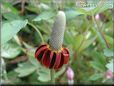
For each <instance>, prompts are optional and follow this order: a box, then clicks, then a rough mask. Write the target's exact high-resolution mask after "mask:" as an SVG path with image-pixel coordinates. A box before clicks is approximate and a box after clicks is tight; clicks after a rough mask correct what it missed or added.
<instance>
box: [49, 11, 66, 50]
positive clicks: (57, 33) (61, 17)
mask: <svg viewBox="0 0 114 86" xmlns="http://www.w3.org/2000/svg"><path fill="white" fill-rule="evenodd" d="M65 26H66V16H65V13H64V12H63V11H59V12H58V14H57V17H56V20H55V22H54V25H53V28H52V34H51V38H50V41H49V45H50V47H51V49H53V50H59V49H60V48H61V47H62V44H63V38H64V31H65Z"/></svg>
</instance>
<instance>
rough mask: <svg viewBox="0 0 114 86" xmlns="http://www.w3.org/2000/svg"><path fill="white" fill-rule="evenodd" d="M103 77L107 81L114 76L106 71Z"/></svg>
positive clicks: (109, 71)
mask: <svg viewBox="0 0 114 86" xmlns="http://www.w3.org/2000/svg"><path fill="white" fill-rule="evenodd" d="M105 77H106V78H107V79H111V78H113V77H114V75H113V73H112V71H111V70H107V71H106V73H105Z"/></svg>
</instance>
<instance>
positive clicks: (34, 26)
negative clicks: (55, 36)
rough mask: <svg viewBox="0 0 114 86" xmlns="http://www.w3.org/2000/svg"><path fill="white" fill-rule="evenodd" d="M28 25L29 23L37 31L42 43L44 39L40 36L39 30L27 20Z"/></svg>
mask: <svg viewBox="0 0 114 86" xmlns="http://www.w3.org/2000/svg"><path fill="white" fill-rule="evenodd" d="M28 25H30V26H31V27H33V28H34V29H35V30H36V31H37V33H38V34H39V36H40V38H41V41H42V43H44V40H43V37H42V34H41V33H40V31H39V30H38V29H37V27H36V26H35V25H33V24H32V23H30V22H28Z"/></svg>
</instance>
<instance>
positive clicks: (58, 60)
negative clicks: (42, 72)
mask: <svg viewBox="0 0 114 86" xmlns="http://www.w3.org/2000/svg"><path fill="white" fill-rule="evenodd" d="M60 61H61V54H60V53H57V55H56V60H55V64H54V69H57V68H58V66H59V64H60Z"/></svg>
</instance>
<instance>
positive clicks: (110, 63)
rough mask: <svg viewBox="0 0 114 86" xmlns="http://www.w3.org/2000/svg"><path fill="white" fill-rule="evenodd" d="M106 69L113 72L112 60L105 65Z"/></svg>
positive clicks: (113, 63) (113, 64)
mask: <svg viewBox="0 0 114 86" xmlns="http://www.w3.org/2000/svg"><path fill="white" fill-rule="evenodd" d="M106 67H107V68H108V69H109V70H111V71H112V72H114V62H113V60H111V61H110V62H109V63H108V64H106Z"/></svg>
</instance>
